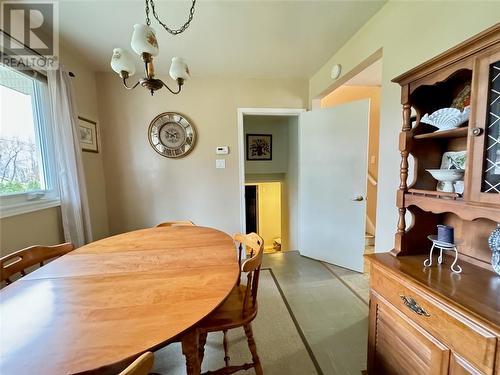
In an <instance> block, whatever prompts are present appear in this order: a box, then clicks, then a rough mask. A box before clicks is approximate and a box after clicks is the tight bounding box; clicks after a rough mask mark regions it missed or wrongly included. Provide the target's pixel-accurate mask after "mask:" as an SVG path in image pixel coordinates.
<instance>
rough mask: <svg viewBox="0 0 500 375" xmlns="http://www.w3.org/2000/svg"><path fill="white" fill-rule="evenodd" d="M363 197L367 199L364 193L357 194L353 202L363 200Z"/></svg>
mask: <svg viewBox="0 0 500 375" xmlns="http://www.w3.org/2000/svg"><path fill="white" fill-rule="evenodd" d="M363 199H365V198H363V196H362V195H357V196H355V197H354V198H352V201H353V202H361V201H362V200H363Z"/></svg>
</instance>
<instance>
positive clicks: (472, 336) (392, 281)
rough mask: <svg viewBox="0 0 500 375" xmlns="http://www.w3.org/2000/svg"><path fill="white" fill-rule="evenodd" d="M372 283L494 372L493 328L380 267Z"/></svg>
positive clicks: (466, 355)
mask: <svg viewBox="0 0 500 375" xmlns="http://www.w3.org/2000/svg"><path fill="white" fill-rule="evenodd" d="M371 283H372V285H371V288H372V289H373V290H374V291H375V292H376V293H378V294H379V295H381V296H382V297H384V298H385V299H386V300H387V301H389V302H390V303H391V304H393V305H394V306H395V307H396V308H397V309H399V310H400V311H401V312H402V313H403V314H405V315H406V316H407V317H409V318H410V319H411V320H412V321H414V322H415V323H417V324H418V325H419V326H421V327H422V328H424V329H425V330H426V331H427V332H429V333H430V334H431V335H433V336H434V337H436V338H437V339H438V340H440V341H441V342H443V343H444V344H446V345H447V346H448V347H449V348H450V349H452V350H453V351H454V352H456V353H458V354H459V355H460V356H462V357H463V358H464V359H465V360H467V361H468V362H470V363H471V364H473V365H474V367H476V368H477V369H479V370H480V371H481V372H483V373H485V374H492V373H493V368H494V363H495V350H496V341H497V338H496V336H495V335H493V334H492V333H491V332H489V331H487V330H485V329H483V328H482V327H480V326H478V325H477V324H475V323H474V322H472V321H470V320H468V319H467V318H466V317H465V316H463V315H461V314H459V313H458V312H457V311H452V310H451V309H449V308H447V307H446V306H444V305H443V304H441V303H439V302H438V301H437V300H433V299H432V298H431V297H429V296H428V295H426V294H424V293H423V292H422V291H421V290H420V289H419V288H418V287H416V286H414V285H413V284H411V283H408V282H405V281H401V280H397V279H396V278H395V277H394V276H392V274H389V273H387V272H385V271H384V270H383V269H380V268H379V267H376V266H375V267H372V275H371Z"/></svg>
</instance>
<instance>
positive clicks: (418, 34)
mask: <svg viewBox="0 0 500 375" xmlns="http://www.w3.org/2000/svg"><path fill="white" fill-rule="evenodd" d="M498 14H499V13H498V1H491V2H480V1H470V2H439V1H427V2H420V1H415V2H408V1H401V2H399V1H390V2H388V3H387V4H386V5H385V6H384V7H383V8H382V9H381V10H380V11H379V12H378V13H377V14H375V16H373V17H372V18H371V19H370V20H369V21H368V22H367V23H366V24H365V25H364V26H363V27H362V28H361V29H360V30H359V31H358V32H357V33H356V34H355V35H354V36H353V37H352V38H351V39H350V40H349V41H348V42H347V43H346V44H345V45H344V46H343V47H342V48H341V49H340V50H339V51H338V52H337V53H336V54H335V55H334V56H332V57H331V58H330V59H329V61H328V62H327V63H326V64H325V65H324V66H323V67H322V68H321V69H320V70H319V71H318V72H316V74H314V75H313V77H311V79H310V81H309V92H310V100H311V101H312V100H313V99H314V98H317V97H318V96H320V94H321V93H324V92H327V91H328V87H329V86H330V85H331V84H332V80H331V78H330V70H331V67H332V65H334V64H341V65H342V70H343V72H344V74H345V72H349V71H350V70H351V69H353V68H354V67H355V66H357V65H358V64H359V63H361V62H362V61H363V60H364V59H366V58H367V57H368V56H370V55H371V54H373V53H374V52H376V51H377V50H378V49H379V48H381V47H382V48H383V62H384V63H383V67H382V91H381V98H382V101H381V122H380V124H381V126H380V152H379V181H378V202H377V235H376V251H388V250H390V249H391V248H392V247H393V245H394V233H395V231H396V222H397V211H396V207H395V193H396V189H397V187H398V183H399V161H400V156H399V153H398V133H399V131H400V129H401V106H400V89H399V87H398V85H396V84H393V83H391V82H390V80H391V79H392V78H394V77H395V76H397V75H398V74H400V73H403V72H405V71H406V70H408V69H410V68H412V67H414V66H416V65H418V64H420V63H422V62H424V61H426V60H428V59H430V58H432V57H433V56H435V55H437V54H439V53H441V52H443V51H444V50H446V49H448V48H450V47H453V46H454V45H456V44H458V43H460V42H461V41H463V40H464V39H467V38H469V37H471V36H473V35H475V34H477V33H479V32H480V31H482V30H484V29H485V28H487V27H490V26H492V25H494V24H495V23H497V22H498V21H499V16H498Z"/></svg>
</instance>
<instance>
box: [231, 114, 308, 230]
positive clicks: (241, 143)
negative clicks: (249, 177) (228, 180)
mask: <svg viewBox="0 0 500 375" xmlns="http://www.w3.org/2000/svg"><path fill="white" fill-rule="evenodd" d="M303 112H306V109H303V108H238V159H239V163H238V172H239V186H240V228H241V232H242V233H246V223H245V139H244V138H245V132H244V129H243V118H244V116H245V115H247V116H248V115H254V116H299V115H300V114H301V113H303Z"/></svg>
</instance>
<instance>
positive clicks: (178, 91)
mask: <svg viewBox="0 0 500 375" xmlns="http://www.w3.org/2000/svg"><path fill="white" fill-rule="evenodd" d="M160 82H161V83H162V85H163V87H165V88H166V89H167V90H168V91H170V92H171V93H172V94H174V95H176V94H178V93H180V92H181V90H182V85H181V84H179V82H177V84H178V85H179V87H178V88H177V91H174V90H172V89H171V88H170V87H168V86H167V84H166V83H165V82H163V81H162V80H160Z"/></svg>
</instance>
